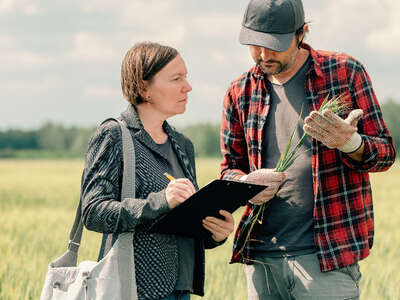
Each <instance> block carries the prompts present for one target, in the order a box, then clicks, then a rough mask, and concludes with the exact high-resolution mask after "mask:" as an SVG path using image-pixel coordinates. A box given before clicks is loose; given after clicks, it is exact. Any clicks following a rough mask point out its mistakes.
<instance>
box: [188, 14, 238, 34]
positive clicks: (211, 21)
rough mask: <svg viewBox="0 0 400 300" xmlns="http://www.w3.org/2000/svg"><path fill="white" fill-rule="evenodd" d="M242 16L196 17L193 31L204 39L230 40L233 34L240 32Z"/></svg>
mask: <svg viewBox="0 0 400 300" xmlns="http://www.w3.org/2000/svg"><path fill="white" fill-rule="evenodd" d="M241 22H242V15H239V14H237V15H233V14H232V15H227V14H223V13H212V14H204V15H201V16H198V17H195V18H194V20H193V29H194V30H195V32H196V33H199V34H200V35H202V36H203V37H208V38H210V37H211V38H215V37H219V38H229V39H231V38H232V36H233V33H235V37H236V32H239V29H240V24H241Z"/></svg>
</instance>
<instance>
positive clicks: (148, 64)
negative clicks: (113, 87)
mask: <svg viewBox="0 0 400 300" xmlns="http://www.w3.org/2000/svg"><path fill="white" fill-rule="evenodd" d="M178 54H179V53H178V51H177V50H176V49H174V48H172V47H169V46H164V45H160V44H158V43H153V42H142V43H138V44H135V45H134V46H133V47H132V48H131V49H129V51H128V52H127V53H126V55H125V58H124V60H123V61H122V67H121V87H122V93H123V95H124V97H125V98H126V100H128V101H129V102H130V103H132V104H134V105H137V104H140V103H143V102H144V99H143V98H142V96H141V93H142V92H143V91H144V80H146V81H149V82H151V80H152V79H153V77H154V76H155V75H156V74H157V72H159V71H160V70H161V69H162V68H164V67H165V66H166V65H167V64H168V63H169V62H170V61H171V60H173V59H174V58H175V57H176V56H178Z"/></svg>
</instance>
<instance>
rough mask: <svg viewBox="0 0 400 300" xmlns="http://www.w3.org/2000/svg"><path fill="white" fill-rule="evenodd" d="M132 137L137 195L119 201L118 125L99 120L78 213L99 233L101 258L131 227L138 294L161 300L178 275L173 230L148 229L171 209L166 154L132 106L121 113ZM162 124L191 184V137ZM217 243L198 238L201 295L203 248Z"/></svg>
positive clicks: (198, 288)
mask: <svg viewBox="0 0 400 300" xmlns="http://www.w3.org/2000/svg"><path fill="white" fill-rule="evenodd" d="M120 118H121V119H123V120H124V121H125V122H126V124H127V127H128V129H129V131H130V133H131V135H132V136H133V138H134V147H135V153H136V154H135V156H136V198H135V199H124V200H123V201H121V199H120V192H121V184H122V172H123V159H122V138H121V129H120V127H119V125H118V124H117V123H116V122H115V121H107V122H105V123H103V124H102V125H101V126H99V128H98V129H97V130H96V132H95V133H94V134H93V136H92V137H91V139H90V141H89V148H88V151H87V154H86V160H85V168H84V171H83V176H82V190H81V200H82V217H83V221H84V224H85V226H86V228H87V229H89V230H93V231H97V232H101V233H103V240H102V244H101V249H100V254H99V260H100V259H101V258H102V257H103V256H104V255H105V254H106V253H107V252H108V251H109V250H110V248H111V246H112V245H113V243H114V242H115V240H116V239H117V237H118V233H121V232H126V231H132V230H133V229H135V236H134V246H135V251H134V256H135V269H136V283H137V288H138V296H139V299H160V298H163V297H165V296H166V295H168V294H170V293H171V292H172V291H173V289H174V286H175V283H176V280H177V274H178V250H177V244H176V238H175V236H174V235H166V234H154V233H149V232H148V231H147V230H148V228H149V226H150V225H151V224H152V222H153V221H154V219H156V218H158V217H160V216H162V215H163V214H165V213H167V212H168V211H169V207H168V204H167V201H166V197H165V188H166V186H167V185H168V182H169V181H168V179H167V178H165V176H163V173H164V170H165V169H166V168H165V167H166V164H168V161H167V158H166V157H164V156H163V154H162V153H160V152H159V151H158V150H157V147H156V144H155V142H154V141H153V139H152V138H151V137H150V135H149V134H148V133H147V132H146V131H145V130H144V128H143V125H142V123H141V121H140V119H139V116H138V114H137V112H136V110H135V108H134V106H133V105H131V104H130V105H129V106H128V108H127V110H126V111H125V112H123V113H122V114H121V117H120ZM163 128H164V130H165V131H166V133H167V134H168V137H169V139H170V141H171V143H172V145H173V148H174V150H175V153H176V155H177V158H178V161H179V162H180V163H181V166H182V169H183V171H184V172H185V175H186V177H187V178H189V179H190V180H191V181H192V182H193V184H194V185H195V187H196V188H197V183H196V174H195V160H194V148H193V144H192V143H191V142H190V140H189V139H187V138H186V137H184V136H183V135H182V134H180V133H178V132H176V131H175V130H173V129H172V128H171V127H170V126H169V125H168V123H167V122H164V124H163ZM219 244H220V243H216V242H214V241H213V240H212V239H211V238H210V239H207V240H196V244H195V270H194V282H193V288H194V291H193V292H194V293H195V294H198V295H203V294H204V248H213V247H216V246H218V245H219Z"/></svg>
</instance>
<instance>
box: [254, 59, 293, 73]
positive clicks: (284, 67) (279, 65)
mask: <svg viewBox="0 0 400 300" xmlns="http://www.w3.org/2000/svg"><path fill="white" fill-rule="evenodd" d="M269 63H273V64H274V67H273V68H267V67H265V66H264V67H263V64H269ZM257 65H259V66H260V68H261V70H262V71H263V72H264V74H266V75H268V76H270V75H276V74H279V73H282V72H284V71H286V70H287V69H288V67H289V66H288V64H282V63H281V62H280V61H278V60H268V61H266V62H263V61H262V59H259V60H258V62H257Z"/></svg>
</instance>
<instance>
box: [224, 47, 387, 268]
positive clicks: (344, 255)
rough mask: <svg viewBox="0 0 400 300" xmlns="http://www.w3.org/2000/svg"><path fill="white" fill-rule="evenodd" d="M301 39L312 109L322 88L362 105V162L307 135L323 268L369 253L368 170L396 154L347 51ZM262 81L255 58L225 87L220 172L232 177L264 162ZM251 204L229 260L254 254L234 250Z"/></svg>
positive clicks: (362, 71) (265, 107)
mask: <svg viewBox="0 0 400 300" xmlns="http://www.w3.org/2000/svg"><path fill="white" fill-rule="evenodd" d="M303 47H304V48H305V49H307V50H309V51H310V54H311V57H312V65H311V68H310V71H309V72H308V73H307V75H306V85H305V89H306V98H307V100H308V103H309V107H310V111H313V110H317V109H318V108H319V107H320V105H321V104H322V101H323V99H324V98H325V97H326V96H327V95H329V96H330V97H332V96H335V95H339V94H342V93H346V94H348V95H349V96H350V97H349V98H350V99H351V103H352V106H353V109H356V108H361V109H362V110H363V112H364V117H363V118H362V119H361V120H360V121H359V123H358V132H359V133H360V135H361V137H362V139H363V141H364V145H365V148H364V154H363V162H361V163H359V162H356V161H354V160H352V159H351V158H350V157H349V156H347V155H346V154H344V153H342V152H340V151H339V150H336V149H329V148H327V147H326V146H325V145H323V144H321V143H320V142H318V141H316V140H315V139H313V143H312V176H313V186H314V202H315V206H314V241H315V245H316V247H317V251H318V252H317V254H318V258H319V262H320V269H321V271H329V270H334V269H338V268H342V267H344V266H347V265H350V264H353V263H355V262H357V261H359V260H361V259H363V258H365V257H367V256H368V254H369V251H370V249H371V247H372V243H373V235H374V222H373V207H372V193H371V186H370V180H369V175H368V173H369V172H382V171H385V170H387V169H388V168H389V167H390V166H391V165H392V164H393V162H394V159H395V151H394V146H393V142H392V138H391V136H390V134H389V132H388V129H387V127H386V125H385V122H384V121H383V119H382V113H381V110H380V107H379V104H378V101H377V99H376V97H375V94H374V91H373V89H372V85H371V80H370V78H369V76H368V74H367V72H366V71H365V69H364V67H363V66H362V65H361V64H360V63H359V62H358V61H356V60H355V59H354V58H352V57H350V56H348V55H344V54H338V53H333V52H326V51H319V50H318V51H317V50H314V49H312V48H311V47H310V46H308V45H307V44H303ZM265 81H266V77H265V76H264V73H263V72H262V70H261V69H260V67H258V66H254V67H253V68H251V69H250V70H249V72H247V73H245V74H243V75H242V76H240V77H239V78H238V79H237V80H235V81H233V82H232V84H231V86H230V87H229V89H228V91H227V93H226V95H225V99H224V111H223V117H222V123H221V151H222V154H223V162H222V163H221V168H222V172H221V174H222V175H221V178H224V179H228V180H229V179H237V178H238V177H239V176H242V175H244V174H247V173H249V172H251V171H254V170H256V169H259V168H261V162H262V160H263V159H262V157H261V153H262V151H261V147H262V139H263V137H264V133H263V130H264V125H265V121H266V119H267V116H268V112H269V101H270V98H269V93H268V90H267V86H266V82H265ZM342 117H343V118H344V117H346V116H345V115H343V116H342ZM252 209H253V207H252V205H251V204H248V205H247V206H246V208H245V211H244V213H243V216H242V219H241V221H240V224H239V226H238V229H237V231H236V234H235V241H234V246H233V256H232V260H231V262H242V263H251V259H252V258H253V253H252V250H251V247H245V249H244V251H243V252H242V253H241V254H239V253H238V250H239V249H240V248H241V247H242V246H243V242H244V241H243V240H238V233H239V231H241V230H242V229H243V224H244V223H245V222H246V220H247V219H248V216H249V214H250V212H251V211H252ZM257 230H258V227H257V226H256V227H255V229H254V230H253V232H252V236H251V238H255V236H256V233H257ZM243 236H245V235H244V234H243Z"/></svg>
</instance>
